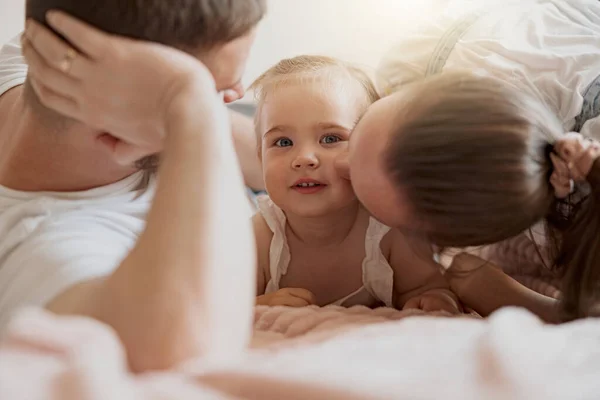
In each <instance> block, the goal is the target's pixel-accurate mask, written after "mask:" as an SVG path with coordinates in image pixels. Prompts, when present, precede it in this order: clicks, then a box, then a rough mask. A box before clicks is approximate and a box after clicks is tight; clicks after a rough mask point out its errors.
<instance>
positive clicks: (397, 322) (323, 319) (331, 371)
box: [0, 307, 600, 400]
mask: <svg viewBox="0 0 600 400" xmlns="http://www.w3.org/2000/svg"><path fill="white" fill-rule="evenodd" d="M254 328H255V331H254V338H253V340H252V345H251V348H250V350H249V351H248V353H247V354H246V355H245V356H244V358H243V359H242V360H240V361H239V363H232V364H231V365H226V366H224V365H220V366H217V365H207V364H206V363H204V362H203V360H200V359H199V360H194V361H192V362H190V363H189V364H186V365H182V366H181V367H180V368H177V369H174V370H172V371H167V372H154V373H146V374H141V375H133V374H131V373H130V372H129V371H128V369H127V367H126V363H125V358H124V354H123V348H122V347H121V345H120V343H119V341H118V340H117V338H116V336H115V335H114V333H113V332H112V331H111V330H110V329H108V328H107V327H106V326H103V325H102V324H100V323H97V322H94V321H92V320H88V319H84V318H72V317H71V318H67V317H56V316H54V315H50V314H48V313H45V312H43V311H40V310H33V309H32V310H24V311H23V312H22V313H21V314H20V315H18V316H17V317H16V319H15V320H14V321H13V324H12V325H11V329H10V330H9V334H8V335H7V336H6V337H5V338H4V340H3V341H2V343H1V344H0V399H11V400H18V399H27V400H37V399H60V400H70V399H78V400H96V399H111V400H119V399H128V400H135V399H148V400H150V399H161V400H166V399H178V400H187V399H290V400H294V399H328V400H331V399H334V400H335V399H349V400H352V399H366V398H368V399H464V400H467V399H515V400H516V399H527V400H532V399H590V400H591V399H598V396H599V395H598V393H600V321H599V320H591V319H590V320H583V321H578V322H574V323H570V324H565V325H561V326H548V325H544V324H542V323H541V322H540V321H539V320H538V319H537V318H536V317H535V316H533V315H531V314H529V313H528V312H525V311H523V310H519V309H504V310H501V311H499V312H497V313H496V314H494V315H492V316H491V317H490V318H488V319H485V320H484V319H481V318H476V317H473V316H463V317H450V316H448V315H444V314H439V313H437V314H424V313H422V312H418V311H410V312H407V311H397V310H393V309H387V308H380V309H376V310H370V309H367V308H364V307H353V308H349V309H344V308H340V307H325V308H317V307H308V308H302V309H289V308H284V307H275V308H267V307H258V308H257V309H256V317H255V324H254ZM41 332H44V333H43V334H40V333H41Z"/></svg>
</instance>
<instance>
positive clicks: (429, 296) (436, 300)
mask: <svg viewBox="0 0 600 400" xmlns="http://www.w3.org/2000/svg"><path fill="white" fill-rule="evenodd" d="M402 309H403V310H410V309H417V310H423V311H447V312H449V313H450V314H460V313H461V312H462V311H461V307H460V305H459V303H458V300H457V299H456V296H454V294H453V293H452V292H451V291H449V290H446V289H434V290H430V291H427V292H425V293H421V294H420V295H418V296H416V297H413V298H412V299H409V300H408V301H407V302H406V303H405V304H404V307H402Z"/></svg>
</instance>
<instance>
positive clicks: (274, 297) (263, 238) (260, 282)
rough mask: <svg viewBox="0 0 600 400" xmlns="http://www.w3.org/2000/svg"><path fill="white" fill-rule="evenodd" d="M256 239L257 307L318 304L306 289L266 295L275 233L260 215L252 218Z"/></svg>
mask: <svg viewBox="0 0 600 400" xmlns="http://www.w3.org/2000/svg"><path fill="white" fill-rule="evenodd" d="M252 226H253V227H254V237H255V238H256V257H257V263H256V265H257V267H256V305H259V306H288V307H304V306H309V305H311V304H316V299H315V296H314V295H313V294H312V293H311V292H310V291H308V290H306V289H300V288H283V289H280V290H278V291H276V292H274V293H269V294H265V290H266V287H267V282H269V280H270V279H271V273H270V271H269V250H270V249H271V240H273V232H271V229H269V226H268V225H267V222H266V221H265V219H264V218H263V216H262V215H260V213H258V214H255V215H254V217H252Z"/></svg>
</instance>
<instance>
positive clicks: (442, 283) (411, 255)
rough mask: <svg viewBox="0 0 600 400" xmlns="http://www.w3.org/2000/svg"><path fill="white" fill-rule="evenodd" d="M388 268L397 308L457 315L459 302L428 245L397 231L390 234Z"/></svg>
mask: <svg viewBox="0 0 600 400" xmlns="http://www.w3.org/2000/svg"><path fill="white" fill-rule="evenodd" d="M389 235H390V239H391V251H390V255H389V262H390V266H391V267H392V269H393V270H394V291H395V294H396V298H395V300H394V305H395V306H396V307H397V308H404V309H407V308H419V309H423V310H425V311H438V310H444V311H448V312H452V313H459V312H460V305H459V302H458V299H457V298H456V296H455V295H454V293H452V291H451V290H450V287H449V285H448V282H447V281H446V279H445V278H444V276H443V275H442V273H441V266H440V265H439V264H437V263H436V262H435V261H434V259H433V251H432V249H431V246H430V245H429V244H428V243H426V242H424V241H421V240H418V239H415V238H408V237H406V236H405V235H403V234H401V233H400V232H399V231H395V230H393V231H391V232H390V233H389Z"/></svg>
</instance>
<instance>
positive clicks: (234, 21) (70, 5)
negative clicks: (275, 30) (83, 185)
mask: <svg viewBox="0 0 600 400" xmlns="http://www.w3.org/2000/svg"><path fill="white" fill-rule="evenodd" d="M52 9H55V10H62V11H64V12H67V13H68V14H71V15H73V16H75V17H77V18H79V19H81V20H82V21H84V22H87V23H89V24H91V25H93V26H95V27H97V28H99V29H101V30H103V31H106V32H108V33H113V34H116V35H120V36H125V37H129V38H133V39H139V40H145V41H151V42H156V43H161V44H164V45H167V46H171V47H175V48H177V49H180V50H182V51H185V52H187V53H189V54H192V55H194V56H196V57H197V58H198V59H200V60H201V61H202V62H203V63H204V64H205V65H206V66H207V67H208V69H209V70H210V71H211V73H212V74H213V76H214V78H215V82H216V84H217V89H218V90H219V91H222V92H224V93H226V96H225V98H226V99H227V100H229V101H233V100H236V99H237V98H240V97H241V96H243V89H242V86H241V83H240V82H241V78H242V74H243V71H244V67H245V64H246V60H247V57H248V53H249V50H250V47H251V44H252V42H253V39H254V27H255V26H256V25H257V24H258V22H259V21H260V20H261V19H262V17H263V15H264V13H265V11H266V0H170V1H163V0H137V1H133V0H27V3H26V17H27V18H32V19H35V20H37V21H39V22H42V23H44V24H45V22H46V21H45V15H46V13H47V12H48V11H49V10H52ZM25 94H26V99H27V101H28V102H29V103H30V105H31V106H32V107H34V108H35V111H36V114H37V115H39V116H40V118H42V119H44V122H45V124H46V125H47V126H48V125H51V126H53V127H54V129H64V127H65V123H66V121H65V120H64V119H63V117H62V116H60V115H57V114H56V113H53V112H52V111H50V110H48V109H45V108H44V107H43V106H42V105H41V104H40V103H39V101H38V99H37V96H36V95H35V93H34V91H33V90H32V88H31V87H30V86H29V85H28V84H26V85H25ZM57 127H59V128H57Z"/></svg>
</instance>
